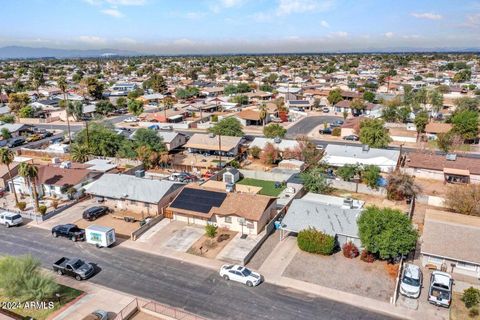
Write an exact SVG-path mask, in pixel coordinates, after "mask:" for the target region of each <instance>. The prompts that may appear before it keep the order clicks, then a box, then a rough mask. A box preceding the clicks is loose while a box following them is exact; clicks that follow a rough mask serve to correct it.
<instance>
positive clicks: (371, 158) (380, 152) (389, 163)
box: [322, 144, 400, 172]
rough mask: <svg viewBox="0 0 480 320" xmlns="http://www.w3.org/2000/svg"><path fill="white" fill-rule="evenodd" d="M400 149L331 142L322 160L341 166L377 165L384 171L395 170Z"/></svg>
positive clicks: (331, 164) (328, 163)
mask: <svg viewBox="0 0 480 320" xmlns="http://www.w3.org/2000/svg"><path fill="white" fill-rule="evenodd" d="M399 159H400V151H398V150H388V149H377V148H370V147H368V146H359V147H354V146H349V145H333V144H329V145H327V147H326V148H325V155H324V157H323V158H322V161H323V162H324V163H326V164H327V165H329V166H332V167H335V168H339V167H343V166H344V165H346V164H350V165H362V166H365V165H376V166H378V167H380V170H381V171H382V172H389V171H393V170H395V168H396V167H397V165H398V163H399Z"/></svg>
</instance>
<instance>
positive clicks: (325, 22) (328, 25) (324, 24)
mask: <svg viewBox="0 0 480 320" xmlns="http://www.w3.org/2000/svg"><path fill="white" fill-rule="evenodd" d="M320 25H321V26H322V27H324V28H330V24H329V23H328V22H327V21H325V20H322V21H321V22H320Z"/></svg>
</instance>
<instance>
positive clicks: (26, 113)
mask: <svg viewBox="0 0 480 320" xmlns="http://www.w3.org/2000/svg"><path fill="white" fill-rule="evenodd" d="M34 115H35V111H34V110H33V108H32V106H25V107H22V108H21V109H20V110H18V117H19V118H33V117H34Z"/></svg>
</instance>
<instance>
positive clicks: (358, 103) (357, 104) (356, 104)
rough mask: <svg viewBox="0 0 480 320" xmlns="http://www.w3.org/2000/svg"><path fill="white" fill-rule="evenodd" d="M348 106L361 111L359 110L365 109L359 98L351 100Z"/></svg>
mask: <svg viewBox="0 0 480 320" xmlns="http://www.w3.org/2000/svg"><path fill="white" fill-rule="evenodd" d="M350 107H351V108H352V109H355V110H359V111H361V110H363V109H365V103H364V102H363V100H361V99H354V100H353V101H352V103H351V105H350Z"/></svg>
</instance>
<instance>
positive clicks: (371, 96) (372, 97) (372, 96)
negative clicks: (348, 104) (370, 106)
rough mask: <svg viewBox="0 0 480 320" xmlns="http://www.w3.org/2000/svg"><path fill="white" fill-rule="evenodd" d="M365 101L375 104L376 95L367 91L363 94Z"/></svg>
mask: <svg viewBox="0 0 480 320" xmlns="http://www.w3.org/2000/svg"><path fill="white" fill-rule="evenodd" d="M363 100H365V101H368V102H374V101H375V93H373V92H371V91H365V92H364V93H363Z"/></svg>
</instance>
